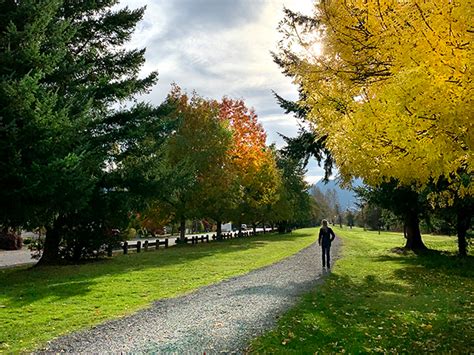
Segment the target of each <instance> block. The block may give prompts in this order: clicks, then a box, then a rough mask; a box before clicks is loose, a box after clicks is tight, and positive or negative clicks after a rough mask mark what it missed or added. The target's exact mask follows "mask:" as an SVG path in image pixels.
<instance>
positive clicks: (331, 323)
mask: <svg viewBox="0 0 474 355" xmlns="http://www.w3.org/2000/svg"><path fill="white" fill-rule="evenodd" d="M335 231H336V233H337V234H338V235H339V236H341V237H342V239H343V242H344V245H343V251H342V256H343V258H342V259H341V260H339V261H338V262H337V263H336V264H335V265H334V266H335V267H334V269H333V272H332V273H331V274H330V276H329V277H328V278H327V279H326V281H325V283H324V284H323V285H321V286H318V287H317V288H316V289H315V290H314V291H312V292H311V293H310V294H308V295H306V296H305V297H304V298H303V300H302V301H301V302H300V304H299V305H297V306H296V307H295V308H293V309H292V310H290V311H289V312H288V313H287V314H286V315H285V316H283V317H282V319H280V321H279V325H278V327H277V328H276V329H275V330H274V331H271V332H269V333H267V334H266V335H264V336H262V337H260V338H257V339H255V340H254V342H253V343H252V346H251V350H252V351H256V352H265V353H281V352H297V353H311V354H313V353H316V352H319V353H334V352H339V353H342V352H348V353H361V352H362V353H365V352H383V353H387V352H388V353H391V352H396V353H420V352H428V351H434V352H437V353H439V352H454V353H472V352H474V328H473V326H474V278H473V276H474V257H473V256H472V253H471V256H469V257H468V258H465V259H459V258H458V257H456V256H454V252H455V250H456V238H453V237H436V236H424V237H423V240H424V241H425V243H426V244H427V246H428V247H429V248H431V249H434V250H436V251H433V252H430V253H428V254H427V255H418V256H417V255H414V254H412V253H409V254H406V255H400V254H396V253H393V252H391V251H390V250H391V249H392V248H394V247H398V246H402V244H403V242H404V240H403V236H401V235H400V234H395V233H381V234H380V235H378V234H377V233H376V232H364V231H362V230H361V229H353V230H349V229H346V228H344V229H343V230H341V229H339V228H335Z"/></svg>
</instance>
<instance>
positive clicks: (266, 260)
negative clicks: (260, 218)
mask: <svg viewBox="0 0 474 355" xmlns="http://www.w3.org/2000/svg"><path fill="white" fill-rule="evenodd" d="M311 232H313V233H314V230H300V231H296V232H294V233H293V234H289V235H288V234H287V235H281V236H279V235H271V236H270V235H265V236H258V237H253V238H249V239H237V240H229V241H225V242H221V243H209V244H199V245H196V246H181V247H173V248H169V249H166V250H158V251H149V252H147V253H140V254H130V255H122V256H117V257H114V258H112V259H109V260H103V261H98V262H93V263H89V264H83V265H76V266H61V267H42V268H33V269H26V268H24V267H23V268H15V269H3V270H0V285H1V291H0V353H1V352H22V351H30V350H34V349H37V348H39V347H41V346H43V345H44V344H45V342H46V341H47V340H51V339H53V338H55V337H57V336H59V335H62V334H65V333H68V332H71V331H74V330H78V329H82V328H87V327H90V326H92V325H95V324H98V323H100V322H103V321H105V320H107V319H111V318H116V317H120V316H124V315H127V314H130V313H132V312H134V311H137V310H138V309H141V308H144V307H146V306H148V305H150V303H151V302H152V301H155V300H158V299H163V298H168V297H174V296H177V295H182V294H185V293H187V292H190V291H191V290H194V289H197V288H199V287H202V286H205V285H209V284H212V283H215V282H218V281H220V280H223V279H226V278H229V277H231V276H235V275H240V274H244V273H247V272H249V271H250V270H252V269H256V268H259V267H262V266H265V265H269V264H272V263H274V262H276V261H278V260H281V259H283V258H285V257H287V256H289V255H291V254H294V253H296V252H297V251H299V250H300V249H302V248H304V247H306V246H308V245H309V244H311V242H312V241H314V240H315V236H314V235H312V234H311Z"/></svg>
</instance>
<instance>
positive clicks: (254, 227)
mask: <svg viewBox="0 0 474 355" xmlns="http://www.w3.org/2000/svg"><path fill="white" fill-rule="evenodd" d="M252 230H253V235H256V234H257V225H256V224H255V223H252Z"/></svg>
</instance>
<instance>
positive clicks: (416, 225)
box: [405, 213, 428, 251]
mask: <svg viewBox="0 0 474 355" xmlns="http://www.w3.org/2000/svg"><path fill="white" fill-rule="evenodd" d="M405 226H406V239H407V241H406V244H405V249H410V250H413V251H421V250H427V249H428V248H427V247H426V245H425V244H424V243H423V240H422V239H421V233H420V220H419V219H418V216H417V215H416V214H415V213H413V214H408V215H406V216H405Z"/></svg>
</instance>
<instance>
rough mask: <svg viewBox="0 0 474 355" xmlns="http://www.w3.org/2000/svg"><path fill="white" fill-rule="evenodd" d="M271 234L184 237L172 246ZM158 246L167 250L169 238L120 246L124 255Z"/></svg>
mask: <svg viewBox="0 0 474 355" xmlns="http://www.w3.org/2000/svg"><path fill="white" fill-rule="evenodd" d="M268 232H271V230H266V231H263V230H262V231H257V232H253V231H245V232H241V233H240V234H239V233H238V232H235V233H230V232H229V233H222V234H221V237H220V238H218V237H217V235H216V234H213V235H212V236H211V237H210V236H209V235H208V234H207V235H201V236H198V235H193V236H190V237H185V238H184V240H180V238H179V237H178V238H176V239H174V244H187V243H190V244H191V245H195V244H198V243H199V242H201V243H204V242H205V243H209V242H210V241H211V239H212V241H221V240H226V239H235V238H246V237H252V236H255V235H259V234H265V233H268ZM160 245H163V246H164V247H165V248H168V247H169V246H171V245H170V238H166V239H164V240H159V239H156V240H155V241H149V240H145V241H144V242H143V243H142V241H141V240H138V241H137V242H136V243H135V244H131V243H129V242H128V241H125V242H123V243H122V244H121V250H122V251H123V253H124V254H128V252H129V251H130V250H135V251H136V252H137V253H141V252H142V250H143V251H145V252H146V251H149V250H150V248H154V249H155V250H157V249H159V247H160ZM112 253H113V248H112V246H110V245H109V246H108V248H107V255H108V256H112Z"/></svg>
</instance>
